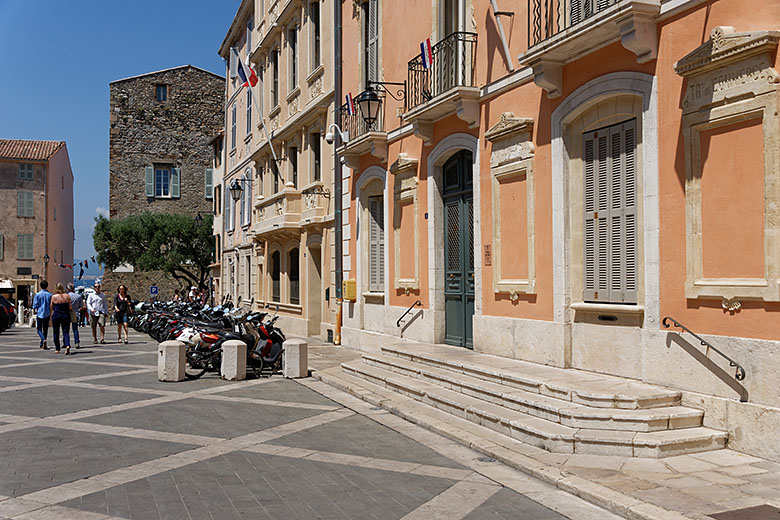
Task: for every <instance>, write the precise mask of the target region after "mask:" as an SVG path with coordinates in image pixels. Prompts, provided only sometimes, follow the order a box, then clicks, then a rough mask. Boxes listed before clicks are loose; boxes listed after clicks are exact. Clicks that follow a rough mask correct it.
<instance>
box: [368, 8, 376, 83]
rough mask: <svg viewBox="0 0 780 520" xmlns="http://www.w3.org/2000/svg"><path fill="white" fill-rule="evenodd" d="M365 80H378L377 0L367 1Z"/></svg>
mask: <svg viewBox="0 0 780 520" xmlns="http://www.w3.org/2000/svg"><path fill="white" fill-rule="evenodd" d="M367 24H368V31H367V33H368V34H367V38H366V81H379V0H369V2H368V20H367Z"/></svg>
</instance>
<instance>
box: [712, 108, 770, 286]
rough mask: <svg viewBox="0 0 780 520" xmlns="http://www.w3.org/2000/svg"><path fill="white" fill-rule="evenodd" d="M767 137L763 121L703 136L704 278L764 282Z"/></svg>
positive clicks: (744, 123)
mask: <svg viewBox="0 0 780 520" xmlns="http://www.w3.org/2000/svg"><path fill="white" fill-rule="evenodd" d="M763 134H764V131H763V128H762V121H761V119H752V120H750V121H745V122H742V123H738V124H735V125H729V126H726V127H722V128H717V129H713V130H708V131H706V132H702V133H701V136H700V140H701V161H702V172H701V214H702V260H703V267H704V269H703V273H704V277H705V278H763V277H764V135H763ZM736 150H739V154H736V153H734V152H735V151H736Z"/></svg>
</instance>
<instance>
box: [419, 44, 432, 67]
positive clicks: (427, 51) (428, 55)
mask: <svg viewBox="0 0 780 520" xmlns="http://www.w3.org/2000/svg"><path fill="white" fill-rule="evenodd" d="M420 56H422V62H423V67H424V68H426V69H430V68H431V64H432V63H433V51H432V50H431V39H430V38H426V39H425V41H424V42H422V43H420Z"/></svg>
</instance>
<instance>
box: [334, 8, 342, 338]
mask: <svg viewBox="0 0 780 520" xmlns="http://www.w3.org/2000/svg"><path fill="white" fill-rule="evenodd" d="M341 2H342V0H333V62H334V66H333V83H334V86H333V87H334V100H333V122H334V123H336V124H337V125H339V129H340V128H341V127H340V123H341V121H340V120H339V115H340V112H341V110H340V108H339V107H340V105H339V103H340V101H341ZM333 146H334V150H333V176H334V179H333V184H334V185H333V196H334V198H335V199H336V200H335V201H334V202H335V204H334V210H333V211H334V217H335V218H334V223H333V225H334V227H335V228H336V229H335V232H336V233H335V234H336V331H335V333H334V334H333V344H334V345H341V308H342V304H343V299H342V296H343V295H342V293H341V282H342V280H343V277H344V251H343V249H344V243H343V241H342V229H341V224H342V214H341V206H342V189H341V188H342V173H341V161H340V160H339V155H338V154H337V153H336V150H335V148H336V147H337V146H338V141H334V142H333Z"/></svg>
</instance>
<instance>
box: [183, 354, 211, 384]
mask: <svg viewBox="0 0 780 520" xmlns="http://www.w3.org/2000/svg"><path fill="white" fill-rule="evenodd" d="M207 368H208V361H205V362H204V361H194V360H191V359H190V353H189V352H188V353H187V362H186V363H185V365H184V377H186V378H187V379H198V378H199V377H200V376H202V375H203V374H205V373H206V369H207Z"/></svg>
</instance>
